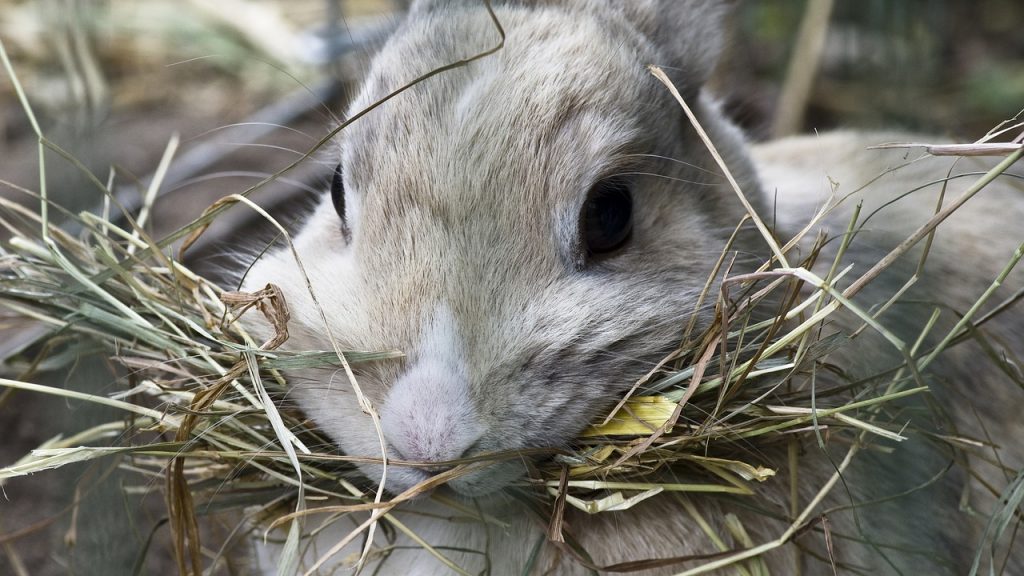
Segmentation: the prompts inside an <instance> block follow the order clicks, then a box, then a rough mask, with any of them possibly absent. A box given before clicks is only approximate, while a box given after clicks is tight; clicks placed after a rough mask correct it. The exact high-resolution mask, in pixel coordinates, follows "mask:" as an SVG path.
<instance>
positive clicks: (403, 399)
mask: <svg viewBox="0 0 1024 576" xmlns="http://www.w3.org/2000/svg"><path fill="white" fill-rule="evenodd" d="M381 425H382V427H383V429H384V437H385V439H387V441H388V443H389V444H391V447H392V448H394V449H395V451H397V452H398V453H399V454H400V456H401V459H403V460H410V461H416V462H443V461H445V460H454V459H457V458H459V457H461V456H463V455H464V454H465V452H466V451H467V450H468V449H469V448H470V447H471V446H473V444H475V443H476V442H477V441H478V440H479V439H480V437H481V436H482V435H483V432H484V426H483V424H482V423H481V421H480V418H479V416H478V415H477V411H476V408H475V406H474V405H473V402H472V399H471V398H470V395H469V390H468V385H467V383H466V380H465V377H464V376H463V375H461V374H459V373H457V372H455V371H453V370H451V369H450V368H449V367H448V366H446V365H445V364H444V363H441V362H431V361H429V360H427V361H420V362H417V363H416V365H414V366H412V367H411V368H410V369H409V370H408V371H406V373H405V374H403V375H402V376H401V377H399V378H398V380H396V381H395V384H394V386H392V387H391V390H390V392H389V393H388V397H387V400H386V401H385V403H384V407H383V409H382V410H381Z"/></svg>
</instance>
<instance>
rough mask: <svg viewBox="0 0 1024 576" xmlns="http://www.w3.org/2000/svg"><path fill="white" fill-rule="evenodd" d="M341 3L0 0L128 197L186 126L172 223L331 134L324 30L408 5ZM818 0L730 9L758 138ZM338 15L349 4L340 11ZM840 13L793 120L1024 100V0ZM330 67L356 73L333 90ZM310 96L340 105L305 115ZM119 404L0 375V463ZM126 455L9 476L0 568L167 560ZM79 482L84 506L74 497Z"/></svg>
mask: <svg viewBox="0 0 1024 576" xmlns="http://www.w3.org/2000/svg"><path fill="white" fill-rule="evenodd" d="M332 4H333V3H332V2H330V1H327V2H325V1H323V0H290V1H287V2H286V1H285V0H277V1H269V0H268V1H258V0H231V1H230V2H202V1H199V0H195V1H178V0H166V1H160V0H147V1H144V2H137V1H134V0H107V1H102V2H101V1H94V2H88V1H81V2H76V1H72V0H35V1H26V2H17V1H12V0H0V40H2V41H3V43H4V46H5V48H6V50H7V52H8V54H9V55H10V57H11V59H12V61H13V65H14V67H15V70H16V71H17V74H18V76H19V78H20V79H21V81H22V83H23V84H24V87H25V91H26V93H27V94H28V97H29V99H30V101H31V103H32V105H33V107H34V109H35V112H36V114H37V115H38V116H39V118H40V122H41V125H42V129H43V131H44V133H45V134H46V135H47V137H49V138H50V139H51V140H53V141H54V142H56V143H58V144H59V145H60V146H62V147H63V148H65V149H66V150H68V151H69V152H70V153H72V154H73V155H75V156H76V157H77V158H79V159H80V160H81V161H82V162H83V163H84V164H85V165H86V166H88V167H89V168H90V169H91V170H92V171H93V172H94V173H95V174H97V175H98V176H99V177H100V179H101V180H105V179H106V177H107V175H108V174H109V172H110V170H111V167H115V170H116V173H117V177H116V179H115V182H116V183H117V188H118V190H119V192H120V193H121V194H122V197H123V198H125V200H126V202H129V203H130V201H131V200H132V199H137V198H138V196H139V194H140V190H142V189H144V186H143V184H144V182H145V181H146V179H147V175H148V174H150V173H152V171H153V170H154V169H155V167H156V165H157V163H158V161H159V158H160V156H161V154H162V153H163V151H164V149H165V147H166V146H167V143H168V141H169V139H170V138H171V137H172V135H173V134H180V137H181V146H180V149H179V152H178V154H177V156H176V158H178V160H179V162H181V164H185V165H187V164H189V162H191V163H192V168H193V170H191V173H190V172H189V170H184V171H183V172H182V173H181V174H180V175H179V176H180V177H179V178H178V180H177V181H171V182H170V183H169V185H168V186H167V190H166V195H165V196H164V197H162V199H161V200H160V201H159V202H158V204H157V207H156V212H155V214H154V218H153V224H152V226H153V228H154V234H156V235H158V236H159V235H160V234H163V233H166V232H168V231H170V230H173V229H174V228H176V227H178V226H180V225H182V224H184V223H186V222H188V221H190V220H191V219H192V218H194V217H196V216H198V215H199V214H200V213H201V212H202V210H203V209H204V208H205V207H206V206H208V205H209V203H210V202H212V201H213V200H215V199H216V198H219V197H221V196H224V195H226V194H230V193H236V192H240V191H242V190H244V189H245V188H247V187H248V186H251V185H252V184H254V183H255V182H256V181H258V179H259V178H262V177H264V176H266V175H268V174H270V173H273V172H274V171H276V170H278V169H280V168H282V167H284V166H286V165H287V164H289V163H290V162H292V161H293V160H295V159H296V158H297V157H298V156H300V155H301V154H302V153H303V152H304V151H305V150H307V149H308V148H309V147H310V146H311V145H312V144H313V143H314V142H315V141H316V140H317V139H319V138H320V137H321V136H323V135H324V134H325V133H326V132H327V130H328V129H330V128H331V126H332V124H333V122H334V120H333V119H332V116H333V115H334V114H340V112H341V111H342V110H343V106H344V95H345V94H346V93H348V91H349V88H350V86H351V85H350V83H349V82H351V80H352V79H354V78H357V77H358V74H359V71H360V70H361V69H362V68H363V67H364V65H365V62H366V55H365V53H364V52H362V51H360V50H358V49H357V50H355V51H353V52H352V53H351V54H350V55H349V56H347V57H346V58H344V59H342V60H341V61H337V62H335V61H330V62H329V61H327V59H325V58H323V57H322V56H318V55H319V54H321V53H322V51H323V50H324V49H325V48H324V46H329V42H327V41H325V40H322V38H351V37H353V36H359V35H360V34H363V32H365V31H366V30H373V29H375V28H374V27H378V28H379V27H383V28H386V27H387V25H388V23H389V22H393V21H394V19H395V16H390V15H388V14H389V11H390V10H391V9H392V8H393V6H392V4H395V5H397V4H399V3H398V2H395V3H392V2H387V1H382V0H347V1H346V2H344V3H343V4H344V5H343V7H342V8H337V5H335V8H331V5H332ZM807 6H808V2H806V1H804V0H774V1H771V2H753V1H748V2H740V3H739V4H738V10H737V11H736V13H735V14H734V15H733V16H732V17H731V21H730V26H731V32H730V34H731V41H730V42H729V48H728V52H727V54H726V56H725V59H724V62H723V64H722V66H721V67H720V69H719V70H718V72H717V73H716V77H715V79H714V80H713V82H712V84H713V87H714V89H715V90H716V91H717V92H718V93H719V94H720V95H721V96H722V98H723V99H724V101H725V102H726V109H727V110H728V111H729V113H730V114H732V115H733V116H734V118H736V120H737V121H738V122H739V123H740V124H741V125H743V126H744V127H745V128H746V129H747V130H748V131H749V132H750V134H751V135H752V136H753V137H754V138H755V139H767V138H770V137H772V135H773V133H775V132H776V131H775V129H773V120H774V118H775V115H776V110H777V109H778V108H779V106H780V105H785V104H786V103H785V102H780V94H783V93H784V92H785V90H784V86H785V83H786V78H787V66H788V63H789V62H790V59H791V58H792V57H793V55H794V52H799V50H800V48H798V47H797V44H798V43H797V42H796V38H797V37H798V30H799V28H800V22H801V20H802V18H803V17H804V14H805V11H806V10H807ZM332 10H340V11H341V12H342V13H343V14H344V18H342V19H337V20H332V18H331V14H332ZM832 10H833V11H832V13H831V15H830V17H829V19H828V22H829V26H828V30H827V34H826V35H825V40H824V43H823V44H822V46H821V49H820V50H818V51H816V52H815V53H813V54H811V55H810V56H809V58H810V60H809V61H811V62H815V63H816V64H814V65H813V69H816V70H817V71H818V73H817V74H816V75H815V77H814V79H813V82H812V83H811V85H810V89H809V91H808V92H807V94H806V98H805V99H803V100H802V101H801V102H799V103H798V107H799V109H800V111H801V113H802V118H803V120H802V122H801V123H800V124H799V127H798V129H797V131H801V132H806V131H812V130H819V131H823V130H829V129H833V128H869V129H880V128H885V129H895V128H901V129H907V130H913V131H920V132H923V133H928V134H934V135H937V137H945V138H951V139H961V140H974V139H977V138H979V137H981V136H983V135H984V134H985V132H986V131H988V130H989V129H991V128H992V127H994V126H995V125H997V124H998V123H1000V122H1002V121H1004V120H1006V119H1008V118H1011V117H1013V116H1014V115H1016V114H1017V113H1018V112H1019V111H1020V110H1021V109H1022V108H1024V34H1021V25H1022V24H1024V3H1022V2H1020V1H1019V0H860V1H857V2H838V3H836V5H835V6H833V7H832ZM331 22H335V24H334V25H333V26H332V25H331V24H330V23H331ZM318 32H322V35H321V36H319V37H318V36H317V33H318ZM364 35H365V34H364ZM369 36H373V34H369ZM318 38H320V39H318ZM317 46H319V47H320V48H319V49H317V48H316V47H317ZM804 56H805V57H808V56H807V55H806V54H805V55H804ZM328 78H340V79H342V80H343V81H344V82H343V84H342V85H341V87H340V88H339V89H328V88H324V91H320V90H321V88H323V87H325V86H327V84H325V80H326V79H328ZM310 92H313V93H315V94H316V96H315V97H313V96H310V95H309V93H310ZM303 94H305V95H306V97H307V98H313V99H314V100H315V99H316V98H321V97H327V99H326V101H325V102H324V103H323V105H322V106H310V107H308V108H309V109H308V111H307V112H304V113H303V112H302V110H304V109H305V104H303V103H302V95H303ZM289 102H291V103H293V107H294V108H295V110H293V112H295V113H294V114H293V115H291V116H288V115H279V116H278V117H285V116H287V119H286V120H285V121H283V122H281V123H283V124H285V125H286V126H283V127H279V128H274V129H270V130H268V131H267V132H266V133H264V134H255V130H254V129H253V127H252V126H236V125H235V124H236V123H242V122H247V121H248V119H250V118H251V117H252V115H254V114H258V113H260V111H261V110H264V107H266V106H270V105H275V104H281V103H289ZM266 117H268V116H265V115H264V116H261V118H266ZM270 117H273V116H270ZM197 150H198V152H195V151H197ZM190 152H193V154H192V156H191V157H190V156H189V153H190ZM197 158H198V160H197ZM320 158H324V157H322V156H321V157H320ZM325 164H326V165H329V164H330V162H329V159H325V161H324V162H320V161H318V160H317V158H314V160H313V161H311V162H307V163H306V164H305V165H304V166H302V167H300V169H299V170H297V171H296V172H294V173H292V174H291V175H290V176H289V178H287V179H284V180H283V181H281V182H277V183H275V184H274V185H273V186H271V187H268V188H267V189H266V190H263V191H261V193H260V195H259V196H258V197H257V200H258V201H260V202H261V203H264V204H267V205H269V206H274V207H277V208H287V207H289V206H293V205H296V204H302V203H304V200H303V198H308V197H310V196H311V195H312V194H313V192H312V191H313V190H315V189H317V188H320V187H322V186H323V185H324V183H325V182H326V179H327V177H328V176H329V174H330V171H329V168H326V169H325ZM185 167H186V168H188V166H185ZM46 176H47V184H48V188H49V189H50V191H51V194H52V195H53V196H54V197H55V198H57V199H58V201H59V202H61V203H63V204H65V205H67V206H69V207H71V208H73V209H75V210H82V209H89V208H91V207H94V206H97V205H98V204H99V202H100V195H99V193H98V191H97V190H96V189H95V188H92V187H90V186H89V185H87V184H86V179H85V178H84V177H83V175H82V174H81V173H80V172H79V171H78V170H77V169H75V168H74V167H72V166H71V165H70V164H68V163H67V162H64V161H62V160H61V159H60V158H59V157H57V156H56V155H54V154H48V156H47V174H46ZM17 186H22V187H25V188H27V189H29V190H36V189H38V187H39V175H38V164H37V147H36V139H35V136H34V134H33V132H32V130H31V126H30V124H29V122H28V120H27V117H26V115H25V113H24V111H23V109H22V107H21V105H20V103H19V102H18V99H17V97H16V95H15V93H14V89H13V85H12V83H11V82H10V81H9V79H8V78H7V76H6V75H4V77H3V78H2V79H0V195H2V196H3V197H5V198H12V199H15V200H17V201H19V202H24V203H26V204H30V205H31V204H33V203H34V202H35V201H34V200H33V199H32V198H31V197H30V196H28V195H25V194H23V193H21V192H19V191H17V189H16V187H17ZM255 225H256V224H255V222H254V220H253V219H252V217H251V215H250V214H247V213H244V211H242V210H235V211H233V212H231V213H230V214H229V216H228V217H227V218H226V219H224V220H223V221H222V222H221V225H220V227H219V228H218V229H216V230H213V231H211V232H210V233H209V234H208V235H207V240H206V241H205V243H202V244H200V245H199V246H197V247H196V249H195V250H194V251H193V253H192V254H193V258H194V262H193V263H194V264H196V265H198V266H199V267H200V268H203V267H204V266H205V267H206V269H208V270H216V268H217V266H219V265H224V264H225V258H226V257H225V256H224V255H225V253H229V252H230V246H231V243H232V242H233V241H234V240H233V239H237V234H238V233H239V231H241V232H243V235H250V234H251V232H250V230H251V229H252V227H253V226H255ZM233 234H235V236H233ZM228 258H229V257H228ZM26 329H27V325H26V323H25V322H24V321H22V320H19V319H17V318H13V317H10V316H5V313H4V312H2V311H0V341H3V342H12V341H17V338H18V336H19V334H21V333H22V332H23V331H24V330H26ZM0 377H5V378H17V377H19V372H18V367H17V366H12V365H8V366H3V367H0ZM35 381H41V382H45V383H48V384H52V385H55V386H68V387H75V388H79V389H85V390H88V391H91V392H94V393H100V392H104V393H105V392H113V391H116V390H119V389H121V388H123V386H124V384H123V383H121V382H118V381H115V380H114V378H113V377H112V376H111V375H110V372H109V371H108V370H107V368H106V366H105V363H104V362H102V361H89V362H82V363H79V364H78V365H76V367H75V368H74V369H73V370H72V371H71V372H70V373H67V374H49V375H44V376H37V377H35ZM116 417H118V415H116V414H113V413H111V412H110V411H107V410H100V409H97V408H95V407H92V406H88V405H84V404H81V403H74V402H66V401H64V400H58V399H54V398H48V397H41V396H37V395H31V394H26V393H18V394H12V393H9V392H3V390H2V389H0V438H2V441H0V465H8V464H10V463H12V462H14V461H16V460H17V459H18V457H19V456H20V455H21V454H24V453H25V452H26V451H27V450H29V449H31V448H33V447H35V446H38V445H39V444H40V443H41V442H43V441H45V440H47V439H49V438H52V437H53V436H55V435H56V434H58V433H65V434H66V433H68V432H69V431H74V430H79V429H82V428H84V427H86V426H88V425H91V424H95V423H98V422H103V421H107V420H110V419H112V418H116ZM112 464H114V463H113V462H101V463H100V464H99V465H96V466H93V467H87V466H71V467H68V468H65V469H62V470H59V471H55V472H49V473H44V474H38V475H36V476H33V477H29V478H18V479H15V480H12V481H9V482H7V483H6V484H5V485H3V492H2V494H0V574H17V575H19V576H20V575H21V574H129V573H131V570H132V566H133V563H134V562H135V561H136V554H137V551H138V550H139V548H140V546H141V545H142V543H143V542H144V541H145V540H146V538H148V537H149V535H150V533H151V532H152V533H153V534H155V539H154V542H155V544H154V548H153V551H152V553H151V554H150V556H151V558H150V560H149V563H148V564H147V569H148V573H150V574H165V573H171V572H172V571H173V569H172V568H171V567H170V565H168V564H167V563H166V559H167V544H166V542H165V541H164V540H161V537H166V535H167V533H166V528H161V527H160V524H159V519H160V518H161V514H162V510H161V503H160V495H159V489H160V487H161V486H160V483H159V482H158V481H153V480H149V479H140V478H139V477H137V476H135V475H132V474H131V473H128V472H124V471H116V470H115V471H111V472H110V474H109V475H108V476H104V474H105V473H106V472H107V471H108V470H107V468H109V467H110V466H111V465H112ZM97 478H103V480H102V482H96V481H95V480H96V479H97ZM89 486H95V488H93V489H91V491H90V489H89V488H88V487H89ZM123 488H130V490H129V491H128V492H127V493H125V491H124V490H123ZM86 492H87V494H86ZM147 494H148V495H147ZM82 495H85V497H84V498H82V499H81V502H80V508H79V509H78V512H77V514H74V513H73V510H74V507H73V506H72V503H73V502H75V501H76V498H77V497H78V496H82ZM140 510H141V513H140Z"/></svg>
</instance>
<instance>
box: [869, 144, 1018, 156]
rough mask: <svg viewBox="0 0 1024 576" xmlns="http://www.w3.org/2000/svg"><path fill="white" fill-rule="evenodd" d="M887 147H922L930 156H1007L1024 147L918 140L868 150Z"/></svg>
mask: <svg viewBox="0 0 1024 576" xmlns="http://www.w3.org/2000/svg"><path fill="white" fill-rule="evenodd" d="M889 148H900V149H902V148H924V149H925V152H927V153H929V154H931V155H932V156H1007V155H1009V154H1013V153H1014V152H1017V151H1018V150H1020V149H1022V148H1024V144H1016V143H1012V142H1007V143H1002V142H995V143H992V142H976V143H974V144H923V143H920V142H906V143H903V142H887V143H885V144H878V145H877V146H870V147H869V148H868V150H874V149H889Z"/></svg>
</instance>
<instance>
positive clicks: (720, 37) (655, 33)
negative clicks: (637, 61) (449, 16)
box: [610, 0, 733, 88]
mask: <svg viewBox="0 0 1024 576" xmlns="http://www.w3.org/2000/svg"><path fill="white" fill-rule="evenodd" d="M610 4H615V5H618V6H619V7H620V9H621V10H622V11H623V12H624V13H625V15H626V18H627V19H628V20H629V21H630V22H632V23H633V25H634V26H635V27H636V28H637V29H638V30H639V31H640V32H641V33H642V34H644V35H645V36H646V37H647V39H648V40H650V41H651V43H652V44H654V45H655V46H657V47H658V49H659V50H660V51H661V53H662V56H663V57H664V58H666V61H664V62H651V64H658V65H662V66H666V67H670V68H675V69H678V70H680V71H681V73H682V74H685V75H686V84H687V87H689V88H699V87H700V86H701V85H703V84H704V82H705V81H706V80H707V79H708V76H710V75H711V71H712V70H713V69H714V67H715V64H716V63H717V62H718V57H719V55H720V54H721V52H722V46H723V44H724V38H725V26H724V22H723V21H724V19H725V16H726V15H727V14H728V12H729V10H730V8H731V7H732V5H733V1H732V0H628V1H625V2H618V1H616V2H612V3H610Z"/></svg>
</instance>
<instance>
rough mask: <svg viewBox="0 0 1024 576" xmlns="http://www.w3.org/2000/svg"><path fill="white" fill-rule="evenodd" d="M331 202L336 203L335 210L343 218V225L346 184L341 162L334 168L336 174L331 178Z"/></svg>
mask: <svg viewBox="0 0 1024 576" xmlns="http://www.w3.org/2000/svg"><path fill="white" fill-rule="evenodd" d="M331 202H332V203H333V204H334V211H335V212H337V213H338V218H341V223H342V225H344V224H345V184H344V181H343V179H342V177H341V164H338V166H337V167H336V168H335V169H334V176H333V177H332V178H331Z"/></svg>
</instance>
